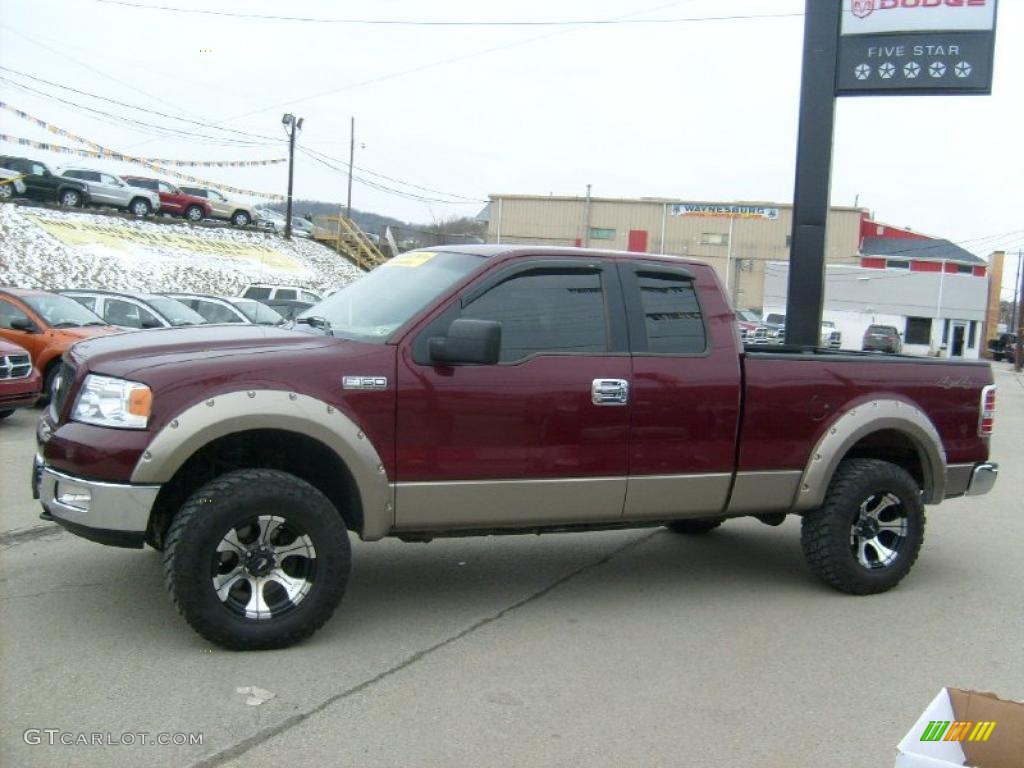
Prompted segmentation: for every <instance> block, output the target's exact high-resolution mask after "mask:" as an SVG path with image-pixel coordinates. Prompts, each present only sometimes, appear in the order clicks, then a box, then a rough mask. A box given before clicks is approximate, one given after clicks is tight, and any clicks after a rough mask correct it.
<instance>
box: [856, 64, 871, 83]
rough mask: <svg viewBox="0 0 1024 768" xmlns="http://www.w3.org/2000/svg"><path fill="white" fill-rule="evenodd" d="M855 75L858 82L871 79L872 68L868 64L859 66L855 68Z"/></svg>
mask: <svg viewBox="0 0 1024 768" xmlns="http://www.w3.org/2000/svg"><path fill="white" fill-rule="evenodd" d="M853 74H854V76H855V77H856V78H857V79H858V80H867V79H868V78H869V77H871V67H869V66H868V65H867V64H858V65H857V66H856V67H854V68H853Z"/></svg>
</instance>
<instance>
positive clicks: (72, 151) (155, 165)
mask: <svg viewBox="0 0 1024 768" xmlns="http://www.w3.org/2000/svg"><path fill="white" fill-rule="evenodd" d="M0 109H3V110H6V111H7V112H10V113H11V114H14V115H17V116H18V117H20V118H22V119H23V120H27V121H29V122H30V123H34V124H35V125H37V126H39V127H40V128H43V129H45V130H47V131H48V132H50V133H52V134H55V135H57V136H64V137H65V138H68V139H71V140H72V141H77V142H78V143H79V144H84V145H86V146H87V147H90V149H79V148H77V147H65V146H61V145H59V144H48V143H47V142H44V141H35V140H33V139H25V138H21V137H17V136H10V135H8V134H3V133H0V141H6V142H9V143H11V144H18V145H21V146H24V147H32V148H33V149H42V150H46V151H48V152H57V153H61V154H68V155H76V156H78V157H93V158H102V159H104V160H115V161H120V162H125V163H134V164H136V165H143V166H145V167H147V168H150V169H152V170H154V171H157V172H158V173H162V174H165V175H167V176H172V177H174V178H176V179H184V180H185V181H191V182H193V183H195V184H201V185H203V186H204V187H211V188H212V189H217V190H220V191H221V192H230V193H233V194H237V195H245V196H247V197H261V198H264V199H267V200H284V199H285V197H284V195H275V194H271V193H267V192H257V191H255V190H251V189H243V188H241V187H232V186H228V185H226V184H220V183H217V182H213V181H208V180H206V179H200V178H197V177H195V176H189V175H188V174H184V173H180V172H178V171H172V170H170V169H169V168H167V167H166V166H174V167H177V168H181V167H204V168H240V167H251V166H261V165H278V164H280V163H285V162H287V158H283V157H282V158H276V159H273V160H194V161H192V160H168V159H166V158H154V157H135V156H133V155H126V154H124V153H123V152H115V151H114V150H112V149H109V148H108V147H104V146H103V145H101V144H97V143H96V142H94V141H90V140H89V139H85V138H82V137H81V136H78V135H76V134H73V133H71V132H70V131H65V130H64V129H63V128H61V127H59V126H56V125H53V124H52V123H48V122H46V121H45V120H40V119H39V118H37V117H33V116H32V115H30V114H28V113H27V112H23V111H22V110H20V109H17V108H15V107H12V106H11V105H10V104H7V103H5V102H2V101H0Z"/></svg>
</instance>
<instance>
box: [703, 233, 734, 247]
mask: <svg viewBox="0 0 1024 768" xmlns="http://www.w3.org/2000/svg"><path fill="white" fill-rule="evenodd" d="M700 244H701V245H728V244H729V234H728V233H727V232H705V233H704V234H702V235H701V236H700Z"/></svg>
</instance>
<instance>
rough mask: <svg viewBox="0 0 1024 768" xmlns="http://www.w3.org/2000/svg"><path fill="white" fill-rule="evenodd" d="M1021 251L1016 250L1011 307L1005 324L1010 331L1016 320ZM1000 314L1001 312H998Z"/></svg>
mask: <svg viewBox="0 0 1024 768" xmlns="http://www.w3.org/2000/svg"><path fill="white" fill-rule="evenodd" d="M1021 253H1022V252H1021V251H1017V279H1016V280H1015V281H1014V283H1013V309H1011V310H1010V321H1009V322H1008V323H1007V324H1006V330H1007V331H1010V332H1011V333H1012V331H1011V329H1012V328H1013V324H1014V323H1015V322H1017V299H1018V298H1019V297H1020V256H1021ZM1000 314H1002V312H1000Z"/></svg>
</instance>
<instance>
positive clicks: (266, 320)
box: [234, 299, 284, 325]
mask: <svg viewBox="0 0 1024 768" xmlns="http://www.w3.org/2000/svg"><path fill="white" fill-rule="evenodd" d="M234 305H235V306H236V307H238V309H239V311H241V313H242V314H243V315H245V316H246V317H248V318H249V319H250V320H251V321H252V322H254V323H257V324H259V325H277V324H278V323H283V322H284V317H283V316H282V315H281V314H280V313H279V312H275V311H274V309H273V308H272V307H268V306H267V305H266V304H261V303H260V302H258V301H253V300H252V299H238V300H237V301H235V302H234Z"/></svg>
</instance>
